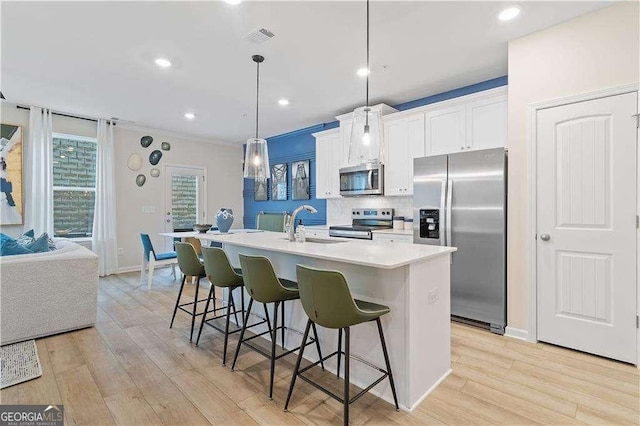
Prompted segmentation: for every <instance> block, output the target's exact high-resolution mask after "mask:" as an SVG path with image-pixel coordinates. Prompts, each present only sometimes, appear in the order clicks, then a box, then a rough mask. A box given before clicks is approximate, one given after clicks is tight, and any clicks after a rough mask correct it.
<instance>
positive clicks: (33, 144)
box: [24, 106, 53, 237]
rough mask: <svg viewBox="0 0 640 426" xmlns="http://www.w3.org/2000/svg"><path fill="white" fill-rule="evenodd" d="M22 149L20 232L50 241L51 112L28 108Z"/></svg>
mask: <svg viewBox="0 0 640 426" xmlns="http://www.w3.org/2000/svg"><path fill="white" fill-rule="evenodd" d="M28 130H29V139H28V144H27V145H26V146H25V157H26V161H25V167H24V176H25V188H26V190H25V195H26V197H25V203H24V210H25V211H24V229H25V230H29V229H33V230H35V233H36V236H37V235H40V234H41V233H43V232H47V233H48V234H49V236H50V237H53V136H52V122H51V111H50V110H48V109H46V108H38V107H33V106H32V107H31V109H30V115H29V129H28Z"/></svg>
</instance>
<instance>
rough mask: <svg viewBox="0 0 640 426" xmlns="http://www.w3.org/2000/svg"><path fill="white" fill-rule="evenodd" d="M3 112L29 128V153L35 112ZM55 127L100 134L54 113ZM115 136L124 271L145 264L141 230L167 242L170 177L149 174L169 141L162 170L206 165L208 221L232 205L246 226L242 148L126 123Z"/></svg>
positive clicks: (8, 107) (14, 231) (14, 229)
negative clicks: (131, 162) (139, 162)
mask: <svg viewBox="0 0 640 426" xmlns="http://www.w3.org/2000/svg"><path fill="white" fill-rule="evenodd" d="M0 112H1V115H0V120H1V121H2V122H3V123H11V124H18V125H21V126H23V127H24V140H23V146H24V149H25V151H27V150H28V149H29V144H28V140H29V139H28V138H29V129H28V125H29V111H27V110H21V109H17V108H16V106H15V105H14V104H10V103H8V102H2V105H1V109H0ZM53 130H54V132H57V133H67V134H72V135H80V136H88V137H95V136H96V123H95V122H92V121H86V120H79V119H74V118H66V117H60V116H54V117H53ZM144 135H151V136H153V138H154V143H153V145H152V146H151V147H149V148H148V149H145V148H142V147H141V146H140V138H141V137H142V136H144ZM114 137H115V158H116V200H115V202H116V209H117V218H116V220H117V233H118V235H117V238H118V247H119V248H122V249H123V255H121V256H119V258H118V261H119V267H120V269H121V270H134V269H136V268H139V266H140V261H141V252H142V249H141V242H140V233H141V232H144V233H148V234H149V235H150V236H151V238H152V241H153V244H154V245H155V246H157V247H158V249H160V248H162V246H163V242H164V240H163V239H162V238H161V237H160V236H158V233H159V232H162V231H164V210H165V207H164V186H163V185H164V179H163V176H162V174H161V176H160V177H159V178H152V177H150V176H149V169H150V168H151V166H150V165H149V162H148V156H149V154H150V153H151V151H152V150H153V149H152V148H156V149H159V147H160V143H161V142H163V141H167V142H169V143H171V150H170V151H168V152H163V157H162V160H161V161H160V164H159V166H160V169H161V170H162V165H163V164H168V163H170V164H176V165H191V166H200V167H204V168H205V169H206V172H207V177H208V181H207V183H206V191H207V206H206V214H207V216H206V218H207V221H209V223H215V219H214V215H215V213H216V212H217V211H218V210H219V209H220V208H221V207H228V208H232V209H233V211H234V214H235V216H236V217H238V218H239V219H237V220H236V221H235V223H234V227H241V226H242V216H243V200H242V183H243V181H242V146H230V145H222V144H216V143H213V142H211V141H208V140H204V139H196V138H191V137H188V136H179V135H172V134H167V133H163V132H161V131H156V130H151V129H138V128H133V127H127V126H125V125H122V124H120V125H117V126H116V129H115V132H114ZM133 152H138V153H139V154H140V155H142V157H143V159H144V161H145V165H144V166H143V168H142V169H141V170H140V171H139V172H134V171H131V170H129V169H128V168H127V159H128V158H129V155H131V154H132V153H133ZM140 172H143V173H144V174H145V175H146V176H147V182H146V183H145V185H144V186H143V187H138V186H137V185H136V184H135V177H136V175H137V174H138V173H140ZM24 191H25V194H26V193H27V188H24ZM142 206H152V207H153V208H154V209H155V211H154V213H142V210H141V208H142ZM212 221H213V222H212ZM0 231H1V232H4V233H6V234H9V235H14V236H15V235H18V234H19V233H21V232H22V231H23V227H22V226H3V227H1V229H0ZM37 231H38V230H36V232H37Z"/></svg>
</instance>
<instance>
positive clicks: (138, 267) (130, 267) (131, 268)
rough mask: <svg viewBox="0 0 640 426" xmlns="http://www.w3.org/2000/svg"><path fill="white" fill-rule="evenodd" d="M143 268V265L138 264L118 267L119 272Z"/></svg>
mask: <svg viewBox="0 0 640 426" xmlns="http://www.w3.org/2000/svg"><path fill="white" fill-rule="evenodd" d="M141 269H142V266H140V265H136V266H127V267H126V268H118V273H119V274H125V273H127V272H136V271H140V270H141Z"/></svg>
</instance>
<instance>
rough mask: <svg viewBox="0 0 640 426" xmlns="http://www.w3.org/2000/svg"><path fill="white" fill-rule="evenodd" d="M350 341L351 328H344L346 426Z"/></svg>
mask: <svg viewBox="0 0 640 426" xmlns="http://www.w3.org/2000/svg"><path fill="white" fill-rule="evenodd" d="M350 346H351V344H350V341H349V327H345V328H344V414H343V421H344V425H345V426H347V425H348V424H349V353H350V352H351V351H350V349H351V347H350Z"/></svg>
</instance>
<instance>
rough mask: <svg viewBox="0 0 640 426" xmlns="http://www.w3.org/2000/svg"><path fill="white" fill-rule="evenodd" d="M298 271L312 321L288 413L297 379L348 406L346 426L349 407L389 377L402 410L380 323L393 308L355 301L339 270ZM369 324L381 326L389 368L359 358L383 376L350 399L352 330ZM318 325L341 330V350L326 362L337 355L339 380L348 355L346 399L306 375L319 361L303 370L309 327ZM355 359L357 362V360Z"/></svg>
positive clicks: (381, 340)
mask: <svg viewBox="0 0 640 426" xmlns="http://www.w3.org/2000/svg"><path fill="white" fill-rule="evenodd" d="M296 270H297V276H298V285H299V289H300V300H301V301H302V307H303V308H304V311H305V312H306V313H307V316H308V317H309V321H307V327H306V328H305V331H304V337H303V338H302V347H301V349H300V353H299V354H298V360H297V361H296V366H295V371H294V373H293V377H292V378H291V385H290V386H289V394H288V395H287V402H286V403H285V406H284V410H285V411H287V409H288V408H289V401H290V399H291V394H292V393H293V388H294V386H295V383H296V378H297V377H300V378H301V379H302V380H304V381H305V382H307V383H309V384H310V385H312V386H315V387H316V388H318V389H320V390H321V391H323V392H324V393H326V394H327V395H329V396H331V397H332V398H334V399H336V400H338V401H340V402H341V403H342V404H343V405H344V424H345V425H347V424H349V404H351V403H353V402H355V401H356V400H357V399H358V398H360V397H361V396H362V395H364V394H365V393H367V392H368V391H369V390H370V389H372V388H373V387H374V386H376V385H377V384H378V383H380V382H381V381H383V380H384V379H385V378H386V377H388V378H389V383H390V384H391V392H392V393H393V400H394V402H395V405H396V410H397V411H399V410H400V407H399V406H398V396H397V395H396V386H395V383H394V382H393V374H392V373H391V364H390V363H389V354H388V352H387V345H386V343H385V340H384V333H383V332H382V324H381V323H380V317H381V316H383V315H385V314H387V313H389V312H390V309H389V307H388V306H384V305H378V304H376V303H371V302H365V301H362V300H357V299H354V298H353V297H352V296H351V292H350V291H349V286H348V285H347V281H346V279H345V278H344V275H342V274H341V273H340V272H338V271H327V270H322V269H315V268H310V267H307V266H302V265H298V266H297V268H296ZM368 321H376V323H377V325H378V333H379V334H380V343H381V345H382V352H383V354H384V361H385V364H386V367H387V369H386V370H383V369H382V368H380V367H376V366H374V365H372V364H370V363H368V362H366V361H364V360H361V359H358V360H359V361H361V362H364V363H365V364H367V365H369V366H370V367H373V368H375V369H377V370H379V371H380V372H381V373H383V375H382V376H381V377H380V378H379V379H377V380H376V381H375V382H373V383H372V384H371V385H369V386H368V387H366V388H365V389H363V390H362V391H361V392H360V393H358V394H357V395H355V396H354V397H353V398H349V361H350V358H351V357H352V356H351V355H350V353H349V352H350V343H349V339H350V333H351V332H350V327H352V326H354V325H357V324H361V323H364V322H368ZM315 324H318V325H320V326H322V327H326V328H333V329H338V350H337V351H336V352H334V353H332V354H331V355H327V356H326V357H325V358H324V360H327V359H329V358H331V357H332V356H334V355H337V356H338V372H337V374H338V377H339V376H340V358H341V357H342V355H344V396H343V397H342V398H341V397H340V396H338V395H336V394H334V393H333V392H331V391H329V390H328V389H326V388H324V387H322V386H320V385H319V384H317V383H315V382H313V381H311V380H310V379H308V378H307V377H305V376H303V375H302V373H304V372H305V371H307V370H309V369H310V368H312V367H314V366H316V365H318V362H315V363H313V364H311V365H309V366H307V367H305V368H303V369H300V362H301V361H302V354H303V353H304V348H305V346H306V345H305V343H306V341H307V338H308V335H309V328H310V327H315ZM343 330H344V346H345V348H344V352H342V349H341V343H342V331H343ZM314 333H315V328H314ZM353 358H354V359H357V358H356V357H353Z"/></svg>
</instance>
